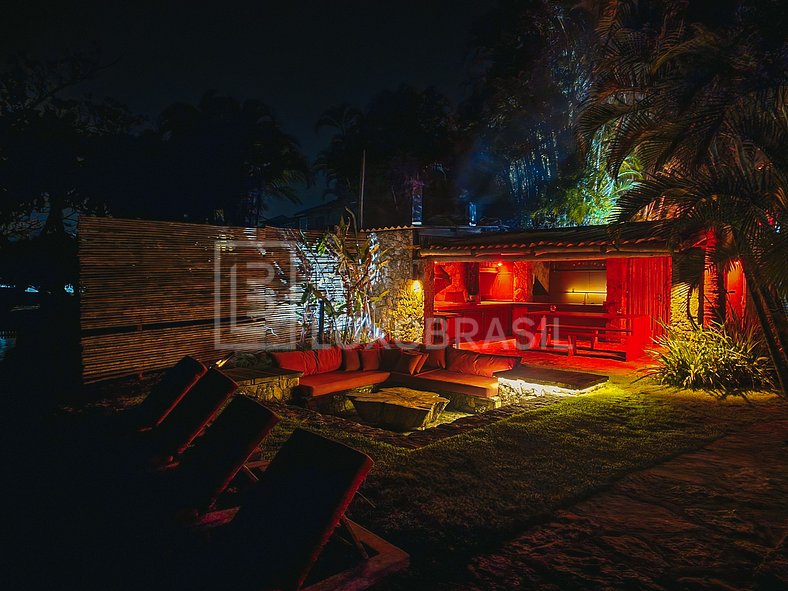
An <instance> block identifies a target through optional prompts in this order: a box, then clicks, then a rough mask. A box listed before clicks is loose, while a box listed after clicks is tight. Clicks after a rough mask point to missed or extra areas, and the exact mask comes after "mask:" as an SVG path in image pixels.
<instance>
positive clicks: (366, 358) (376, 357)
mask: <svg viewBox="0 0 788 591" xmlns="http://www.w3.org/2000/svg"><path fill="white" fill-rule="evenodd" d="M359 356H360V357H361V369H362V370H364V371H376V370H378V369H380V349H364V350H362V351H360V352H359Z"/></svg>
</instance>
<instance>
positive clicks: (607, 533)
mask: <svg viewBox="0 0 788 591" xmlns="http://www.w3.org/2000/svg"><path fill="white" fill-rule="evenodd" d="M781 414H782V415H783V416H782V417H779V418H778V417H775V420H770V421H768V422H764V423H757V424H754V425H751V426H749V427H746V428H744V429H742V430H741V431H739V432H736V433H734V434H731V435H727V436H725V437H722V438H721V439H718V440H717V441H715V442H713V443H711V444H710V445H708V446H706V447H705V448H703V449H700V450H698V451H695V452H691V453H687V454H684V455H681V456H678V457H676V458H674V459H672V460H669V461H667V462H665V463H663V464H660V465H658V466H655V467H653V468H650V469H647V470H643V471H641V472H637V473H634V474H632V475H630V476H628V477H626V478H624V479H622V480H620V481H618V482H617V483H616V484H615V485H613V486H612V487H611V488H610V489H608V490H607V491H605V492H600V493H598V494H596V495H594V496H592V497H590V498H589V499H587V500H585V501H583V502H580V503H578V504H576V505H574V506H572V507H570V508H568V509H566V510H563V511H559V512H558V513H556V515H555V517H554V518H553V519H552V521H550V522H547V523H544V524H541V525H538V526H536V527H534V528H532V529H530V530H529V531H526V532H525V533H524V534H523V535H522V536H520V537H518V538H517V539H515V540H512V541H510V542H509V543H508V544H505V545H504V546H503V547H502V549H500V550H499V551H497V552H494V553H491V554H488V555H484V556H479V557H477V558H476V559H474V560H473V561H472V563H471V564H470V566H469V567H468V568H469V573H468V579H467V583H465V584H463V585H462V588H463V589H484V590H488V589H492V590H494V589H517V588H528V589H548V590H559V589H561V590H566V589H653V590H667V589H709V590H711V589H719V590H731V589H763V590H771V589H774V590H777V589H788V541H787V540H786V538H787V536H788V418H785V416H784V413H781Z"/></svg>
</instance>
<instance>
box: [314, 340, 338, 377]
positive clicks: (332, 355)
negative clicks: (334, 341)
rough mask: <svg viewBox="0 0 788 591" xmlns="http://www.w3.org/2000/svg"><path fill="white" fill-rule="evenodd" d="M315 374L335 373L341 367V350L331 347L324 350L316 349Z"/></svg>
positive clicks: (334, 346)
mask: <svg viewBox="0 0 788 591" xmlns="http://www.w3.org/2000/svg"><path fill="white" fill-rule="evenodd" d="M315 353H317V373H326V372H329V371H336V370H338V369H339V368H340V366H341V365H342V349H340V348H339V347H337V346H336V345H333V346H331V347H328V348H326V349H317V350H316V351H315Z"/></svg>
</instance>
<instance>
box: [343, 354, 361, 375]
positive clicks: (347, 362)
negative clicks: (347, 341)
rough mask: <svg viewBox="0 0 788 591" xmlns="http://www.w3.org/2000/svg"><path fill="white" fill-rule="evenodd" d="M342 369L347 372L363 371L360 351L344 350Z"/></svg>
mask: <svg viewBox="0 0 788 591" xmlns="http://www.w3.org/2000/svg"><path fill="white" fill-rule="evenodd" d="M342 369H344V370H345V371H359V370H360V369H361V358H360V357H359V350H358V349H342Z"/></svg>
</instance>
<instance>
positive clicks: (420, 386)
mask: <svg viewBox="0 0 788 591" xmlns="http://www.w3.org/2000/svg"><path fill="white" fill-rule="evenodd" d="M390 381H391V382H392V383H397V384H401V385H403V386H407V387H409V388H415V389H417V390H427V391H442V392H448V393H452V392H456V393H457V394H467V395H469V396H479V397H480V398H492V397H493V396H497V395H498V379H497V378H491V377H486V376H477V375H474V374H461V373H457V372H453V371H448V370H446V369H433V370H430V371H423V372H421V373H420V374H417V375H415V376H412V375H408V374H405V373H392V374H391V380H390Z"/></svg>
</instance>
